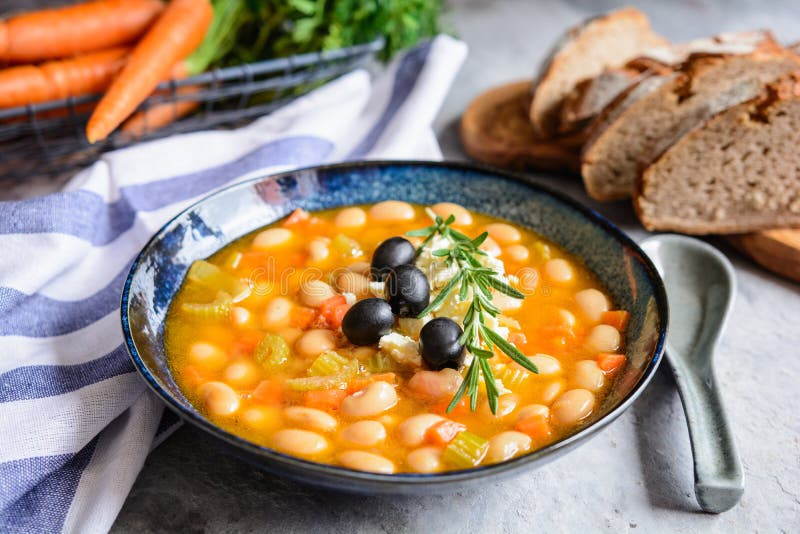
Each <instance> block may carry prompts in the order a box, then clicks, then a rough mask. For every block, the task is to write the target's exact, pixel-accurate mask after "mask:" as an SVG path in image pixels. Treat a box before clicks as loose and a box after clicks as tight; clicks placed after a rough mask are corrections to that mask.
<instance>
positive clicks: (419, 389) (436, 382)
mask: <svg viewBox="0 0 800 534" xmlns="http://www.w3.org/2000/svg"><path fill="white" fill-rule="evenodd" d="M462 381H463V378H462V377H461V373H459V372H458V371H456V370H455V369H450V368H447V369H442V370H441V371H417V373H415V374H414V376H412V377H411V379H410V380H409V381H408V388H409V389H410V390H411V391H413V392H414V393H415V394H416V395H417V396H419V397H420V398H422V399H425V400H428V401H437V400H441V399H443V398H449V397H452V396H453V395H454V394H455V392H456V391H458V387H459V386H460V385H461V382H462Z"/></svg>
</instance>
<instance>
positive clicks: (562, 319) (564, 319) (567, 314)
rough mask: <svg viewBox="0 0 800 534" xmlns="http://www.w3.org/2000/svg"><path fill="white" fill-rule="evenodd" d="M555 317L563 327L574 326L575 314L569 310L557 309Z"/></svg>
mask: <svg viewBox="0 0 800 534" xmlns="http://www.w3.org/2000/svg"><path fill="white" fill-rule="evenodd" d="M556 319H557V320H558V322H559V323H560V325H561V326H563V327H566V328H572V327H573V326H575V315H574V314H573V313H572V312H571V311H569V310H565V309H564V308H559V309H558V311H557V312H556Z"/></svg>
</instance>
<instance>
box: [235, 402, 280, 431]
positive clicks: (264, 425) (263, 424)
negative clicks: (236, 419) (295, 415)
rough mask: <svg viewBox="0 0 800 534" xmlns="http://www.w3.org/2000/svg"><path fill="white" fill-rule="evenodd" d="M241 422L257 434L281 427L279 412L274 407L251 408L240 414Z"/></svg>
mask: <svg viewBox="0 0 800 534" xmlns="http://www.w3.org/2000/svg"><path fill="white" fill-rule="evenodd" d="M241 417H242V422H243V423H244V424H245V425H247V426H248V427H250V428H252V429H254V430H258V431H259V432H270V431H272V430H275V429H276V428H278V427H279V426H280V425H281V421H282V418H281V411H280V409H278V408H276V407H274V406H251V407H250V408H247V409H246V410H245V411H243V412H242V415H241Z"/></svg>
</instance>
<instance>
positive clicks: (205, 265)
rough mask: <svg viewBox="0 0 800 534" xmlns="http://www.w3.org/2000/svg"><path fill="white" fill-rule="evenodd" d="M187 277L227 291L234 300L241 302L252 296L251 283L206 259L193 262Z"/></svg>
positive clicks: (192, 280)
mask: <svg viewBox="0 0 800 534" xmlns="http://www.w3.org/2000/svg"><path fill="white" fill-rule="evenodd" d="M186 277H187V279H188V280H189V281H191V282H196V283H198V284H202V285H204V286H206V287H209V288H212V289H218V290H220V291H225V292H226V293H228V294H229V295H231V298H232V300H233V302H239V301H241V300H244V299H246V298H247V297H248V296H250V284H248V283H247V282H245V281H243V280H240V279H239V278H236V277H235V276H233V275H232V274H230V273H226V272H225V271H223V270H222V269H220V268H219V267H217V266H216V265H214V264H213V263H209V262H207V261H205V260H197V261H195V262H194V263H192V266H191V267H189V272H188V273H187V275H186Z"/></svg>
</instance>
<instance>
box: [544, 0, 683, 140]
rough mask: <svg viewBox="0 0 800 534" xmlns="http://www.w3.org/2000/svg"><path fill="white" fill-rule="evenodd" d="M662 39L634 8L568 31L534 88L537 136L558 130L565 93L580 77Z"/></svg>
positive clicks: (623, 58)
mask: <svg viewBox="0 0 800 534" xmlns="http://www.w3.org/2000/svg"><path fill="white" fill-rule="evenodd" d="M666 43H667V41H666V40H665V39H664V38H663V37H661V36H659V35H658V34H656V33H655V32H653V30H652V29H651V28H650V22H649V21H648V19H647V16H646V15H645V14H644V13H642V12H641V11H639V10H638V9H635V8H632V7H627V8H622V9H619V10H616V11H612V12H610V13H606V14H605V15H600V16H598V17H594V18H591V19H589V20H587V21H585V22H583V23H582V24H580V25H579V26H576V27H574V28H571V29H569V30H567V32H566V33H565V34H564V36H563V37H562V38H561V39H560V40H559V41H558V43H556V46H555V47H554V49H553V50H552V51H551V52H550V54H549V55H548V57H547V59H546V60H545V61H544V63H543V64H542V68H541V69H540V70H539V75H538V76H537V78H536V82H535V85H534V87H533V100H532V102H531V107H530V119H531V123H532V124H533V129H534V132H535V133H536V135H538V136H539V137H540V138H550V137H552V136H553V135H554V134H555V133H556V132H557V128H558V121H559V117H560V112H561V106H562V104H563V102H564V98H565V97H566V96H567V95H568V94H569V93H570V92H571V91H572V90H573V89H574V88H575V86H576V85H577V84H578V83H579V82H581V81H582V80H586V79H588V78H593V77H594V76H597V75H598V74H600V73H601V72H603V70H605V69H607V68H609V67H617V66H620V65H623V64H624V63H625V62H626V61H627V60H629V59H631V58H633V57H636V56H638V55H640V54H641V52H642V51H643V50H646V49H648V48H652V47H655V46H660V45H665V44H666Z"/></svg>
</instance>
